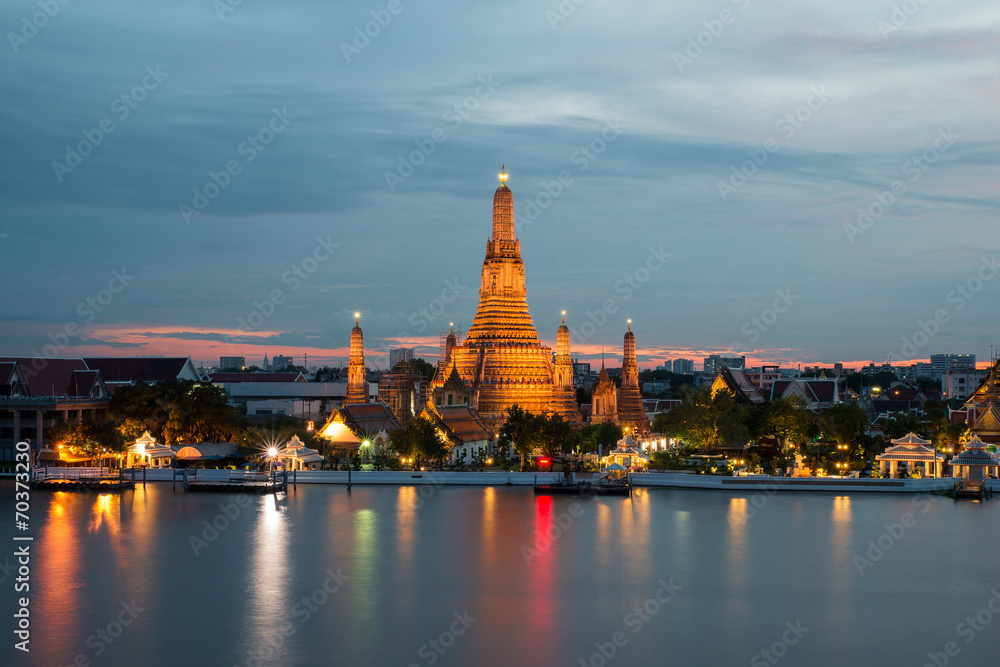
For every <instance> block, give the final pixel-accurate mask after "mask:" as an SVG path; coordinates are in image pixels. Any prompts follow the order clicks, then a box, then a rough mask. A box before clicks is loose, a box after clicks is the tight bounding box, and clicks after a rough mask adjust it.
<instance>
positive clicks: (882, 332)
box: [0, 0, 1000, 366]
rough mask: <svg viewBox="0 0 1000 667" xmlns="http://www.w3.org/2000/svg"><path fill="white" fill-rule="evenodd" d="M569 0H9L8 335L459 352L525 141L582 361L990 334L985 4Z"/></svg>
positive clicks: (89, 345)
mask: <svg viewBox="0 0 1000 667" xmlns="http://www.w3.org/2000/svg"><path fill="white" fill-rule="evenodd" d="M576 2H577V3H578V4H574V2H571V0H564V1H563V2H562V3H561V4H560V3H559V2H556V1H555V0H551V1H549V2H517V1H514V2H504V3H495V2H483V1H465V2H458V1H442V2H419V1H412V0H375V1H366V2H351V3H348V2H335V3H331V2H320V1H318V0H317V1H313V2H309V1H301V2H295V1H289V2H281V3H278V2H267V3H265V2H261V1H257V0H245V1H244V2H242V3H241V4H237V0H229V2H227V1H226V0H217V1H216V2H214V3H213V2H212V0H197V1H187V0H172V1H171V2H148V3H147V2H141V3H138V2H135V3H121V2H112V1H110V0H70V1H69V2H67V3H66V4H59V2H57V0H42V2H38V0H35V1H28V0H9V1H8V2H5V3H4V4H3V5H2V6H0V27H2V28H3V31H4V33H5V38H4V44H3V46H2V47H0V53H2V56H0V58H2V69H0V94H2V99H3V101H4V102H3V105H2V107H0V119H2V122H0V128H2V129H0V178H2V180H3V183H4V186H3V188H0V266H2V267H3V268H4V277H5V282H6V286H7V288H6V289H4V290H2V293H0V351H2V353H3V354H8V355H26V356H27V355H34V354H49V355H54V354H58V356H85V355H90V356H96V355H109V356H114V355H166V356H187V355H190V356H191V357H192V358H194V359H195V361H196V362H197V361H204V362H205V363H206V365H207V364H210V363H215V362H217V361H218V357H219V356H221V355H231V354H243V355H245V356H246V357H247V358H248V362H252V363H259V362H260V359H261V357H262V356H263V354H264V353H265V352H267V353H268V354H269V355H274V354H275V353H282V354H289V355H292V356H294V357H295V359H296V362H297V363H301V360H302V354H303V353H307V354H308V355H309V362H310V365H312V364H313V363H314V362H316V363H325V362H334V361H345V362H346V355H347V346H348V342H349V334H350V328H351V326H352V325H353V317H352V313H353V312H354V311H355V310H360V311H361V312H362V328H363V329H364V331H365V340H366V347H367V358H368V361H369V365H374V366H385V365H386V362H387V357H386V355H387V352H388V349H389V348H390V347H393V346H396V345H398V344H400V343H402V344H405V345H410V346H416V347H417V348H418V350H417V354H423V355H425V356H429V355H431V354H436V352H437V348H438V341H439V336H440V332H441V331H442V330H446V329H447V327H448V323H449V322H454V323H455V325H456V327H459V328H461V329H463V330H464V329H465V328H467V327H468V325H469V324H470V323H471V321H472V317H473V315H474V313H475V309H476V305H477V302H478V287H479V272H480V268H481V264H482V259H483V255H484V252H485V241H486V239H487V237H488V235H489V233H490V224H491V210H490V208H491V204H492V194H493V190H494V189H495V187H496V185H497V180H496V174H497V172H498V171H499V168H500V165H501V164H506V166H507V170H508V172H509V173H510V181H509V185H510V187H511V189H512V190H513V193H514V205H515V214H516V216H517V220H518V227H519V235H520V238H521V248H522V254H523V257H524V261H525V265H526V273H527V281H528V300H529V304H530V306H531V312H532V316H533V318H534V322H535V326H536V327H537V328H538V330H539V335H540V337H541V338H542V339H543V340H545V341H548V342H549V343H550V344H554V341H555V332H556V327H557V326H558V324H559V312H560V311H561V310H566V311H567V323H568V324H569V325H570V326H571V328H572V330H573V338H574V340H573V346H574V356H579V357H581V358H591V359H599V357H600V354H601V349H602V347H603V348H606V349H607V350H608V353H609V356H612V355H619V354H620V348H621V341H622V334H623V332H624V329H625V320H626V318H629V317H630V318H632V320H633V329H634V330H635V331H636V336H637V342H638V347H639V355H640V363H641V364H642V365H644V366H648V365H655V364H657V363H662V360H663V359H666V358H674V357H676V356H684V357H688V358H696V359H699V363H700V357H701V356H703V355H705V354H707V353H711V352H728V351H730V350H737V351H740V352H741V353H743V354H746V355H747V356H748V357H750V359H751V360H752V361H757V362H760V361H767V362H779V363H782V364H785V365H788V364H793V363H803V364H805V363H808V364H813V363H832V362H835V361H845V362H852V361H853V362H857V361H861V360H870V359H873V360H875V361H877V362H884V361H886V360H888V358H889V357H890V355H891V357H892V360H893V361H894V362H895V361H898V360H901V359H903V358H905V357H911V358H917V359H922V358H926V357H927V356H928V355H929V354H931V353H939V352H952V353H975V354H977V355H978V357H979V360H980V361H985V360H988V358H989V352H990V345H991V344H992V343H995V342H998V341H1000V339H998V338H997V337H996V335H995V333H996V332H997V330H998V325H1000V315H998V313H1000V311H998V309H997V293H998V288H1000V277H998V272H1000V264H996V263H995V262H996V255H997V253H998V251H1000V248H998V246H1000V232H998V230H997V223H998V219H997V213H998V209H1000V186H998V182H1000V166H998V165H1000V150H998V147H1000V143H998V139H1000V137H998V128H1000V124H998V111H1000V81H998V74H1000V39H998V30H1000V5H998V4H997V3H996V1H995V0H982V1H972V0H969V1H964V0H963V1H955V2H944V1H943V0H926V1H925V2H923V3H921V2H918V0H909V2H908V3H902V4H904V5H905V8H903V9H896V10H894V4H895V5H896V7H901V5H900V4H899V3H894V2H893V1H889V0H885V1H878V0H876V1H872V0H846V1H843V2H837V3H830V2H819V1H816V0H813V1H809V2H802V1H801V0H784V1H770V2H763V1H762V0H715V1H711V2H698V3H694V2H672V1H668V2H665V1H662V0H656V1H648V2H628V3H623V2H610V1H608V0H576ZM232 5H236V6H232ZM45 7H48V12H49V14H53V15H52V16H46V15H45V14H44V11H45V9H44V8H45ZM905 10H909V11H910V14H907V13H906V11H905ZM894 12H895V13H894ZM33 22H34V24H33ZM37 25H40V26H41V27H36V26H37ZM366 31H367V33H368V34H367V35H366V34H365V32H366ZM741 169H742V171H743V173H742V174H741V173H740V170H741ZM240 327H242V329H243V330H244V332H245V333H240V332H239V331H237V329H238V328H240ZM67 330H68V331H69V335H66V334H65V332H66V331H67ZM904 339H905V340H906V341H907V343H906V344H904ZM46 345H49V346H50V347H48V348H46V347H45V346H46ZM613 363H614V362H613Z"/></svg>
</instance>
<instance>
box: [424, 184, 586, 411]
mask: <svg viewBox="0 0 1000 667" xmlns="http://www.w3.org/2000/svg"><path fill="white" fill-rule="evenodd" d="M499 178H500V186H499V187H497V189H496V191H495V192H494V193H493V227H492V233H491V235H490V238H489V239H487V241H486V257H485V259H484V260H483V268H482V271H481V273H480V285H479V307H478V309H477V310H476V316H475V318H473V321H472V326H471V327H470V328H469V330H468V332H467V333H466V335H465V340H464V341H463V342H462V343H461V344H459V343H458V342H457V340H456V341H455V344H454V345H451V346H450V347H449V346H448V345H446V350H445V356H446V360H445V362H446V363H445V365H444V366H443V367H441V368H440V372H439V374H438V377H436V378H435V380H434V385H435V387H441V386H443V385H444V383H445V382H446V381H447V380H448V379H449V377H450V375H451V368H452V367H453V368H454V369H455V372H456V374H457V375H458V376H459V378H461V379H462V380H463V381H465V382H467V383H468V385H469V387H470V389H471V391H472V401H473V402H474V403H475V407H476V408H477V409H478V410H479V414H480V415H481V416H482V418H483V419H484V420H485V421H486V422H487V423H488V424H489V425H490V426H491V427H492V428H494V429H497V428H499V426H500V425H501V424H502V423H503V421H504V419H505V418H506V414H505V412H506V410H507V408H509V407H510V406H512V405H518V406H520V407H521V408H523V409H525V410H528V411H530V412H533V413H535V414H541V413H543V412H546V411H551V410H553V409H554V407H555V406H554V405H553V403H554V401H553V389H554V381H555V367H554V365H553V359H552V349H551V348H549V347H546V346H543V345H542V344H541V342H540V341H539V340H538V332H537V331H536V330H535V327H534V324H533V323H532V321H531V313H529V312H528V300H527V290H526V288H525V278H524V262H523V261H522V260H521V242H520V241H519V240H518V238H517V236H516V235H515V231H514V196H513V194H512V193H511V191H510V188H509V187H507V172H506V170H501V172H500V175H499ZM567 333H568V332H567ZM567 344H568V338H567ZM570 363H571V364H572V362H570ZM570 369H571V372H570V381H571V382H572V365H571V366H570ZM446 373H447V375H446ZM574 408H575V405H574ZM560 412H561V410H560ZM566 416H567V418H571V415H569V414H567V415H566Z"/></svg>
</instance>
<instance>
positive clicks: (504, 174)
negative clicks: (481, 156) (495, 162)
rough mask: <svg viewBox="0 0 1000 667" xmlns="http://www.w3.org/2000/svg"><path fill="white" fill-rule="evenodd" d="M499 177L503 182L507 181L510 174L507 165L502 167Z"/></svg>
mask: <svg viewBox="0 0 1000 667" xmlns="http://www.w3.org/2000/svg"><path fill="white" fill-rule="evenodd" d="M497 178H499V179H500V182H501V183H506V182H507V179H508V178H509V176H508V175H507V170H506V168H505V167H500V173H499V174H497Z"/></svg>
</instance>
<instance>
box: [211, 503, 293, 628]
mask: <svg viewBox="0 0 1000 667" xmlns="http://www.w3.org/2000/svg"><path fill="white" fill-rule="evenodd" d="M254 504H256V510H257V513H256V524H255V526H254V530H253V535H252V537H251V541H250V545H251V546H250V585H249V589H250V590H249V596H248V598H249V599H248V606H249V611H250V624H251V627H252V628H253V630H254V632H253V633H252V634H253V635H254V636H255V637H256V638H258V639H259V641H260V642H261V644H262V645H264V646H274V645H276V644H279V643H280V641H281V638H280V632H281V629H280V628H281V624H282V623H284V622H285V621H286V620H287V615H288V610H289V608H290V607H291V601H290V599H289V591H290V588H291V584H292V578H293V575H294V571H293V567H292V563H293V560H292V559H291V558H290V557H289V554H288V520H287V517H286V515H285V512H284V511H282V509H281V508H280V507H279V506H278V501H277V498H276V497H275V496H273V495H264V496H262V497H261V498H260V499H255V501H254V502H252V503H251V504H250V506H249V507H247V508H246V509H241V512H248V513H252V512H253V510H254ZM219 516H225V515H224V514H222V513H221V512H220V514H218V515H216V517H215V520H218V521H219V522H220V525H221V524H223V523H224V522H223V521H222V520H221V519H218V517H219ZM209 521H210V523H211V522H212V521H213V520H212V519H210V520H209Z"/></svg>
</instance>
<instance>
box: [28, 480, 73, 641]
mask: <svg viewBox="0 0 1000 667" xmlns="http://www.w3.org/2000/svg"><path fill="white" fill-rule="evenodd" d="M85 507H86V504H85V499H84V498H81V497H80V496H78V495H76V494H73V493H68V492H65V491H54V492H53V493H52V496H51V500H50V502H49V511H48V517H47V518H46V520H45V521H44V522H43V523H42V529H41V531H40V532H39V534H38V536H37V537H36V538H35V541H34V543H33V544H32V545H31V550H32V551H33V552H35V553H36V554H44V557H41V558H35V559H32V569H33V572H32V580H31V581H30V582H29V585H30V590H29V591H28V593H29V594H30V596H31V598H32V603H33V604H34V605H35V606H34V607H33V608H32V619H33V620H32V623H33V624H34V628H33V629H34V630H35V632H34V633H32V634H33V636H37V637H45V638H47V639H46V641H52V642H55V643H56V644H57V647H56V651H54V653H55V654H57V655H59V654H61V655H69V654H70V652H72V651H77V650H78V649H79V647H81V646H83V634H82V628H80V627H79V622H80V621H79V615H80V611H81V595H80V592H81V589H82V588H83V577H82V573H81V572H80V571H79V565H80V563H79V560H78V555H79V553H80V550H81V544H80V532H79V529H78V525H79V524H78V523H77V521H78V519H77V514H79V513H80V512H81V511H85V509H84V508H85ZM74 655H75V654H74Z"/></svg>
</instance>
